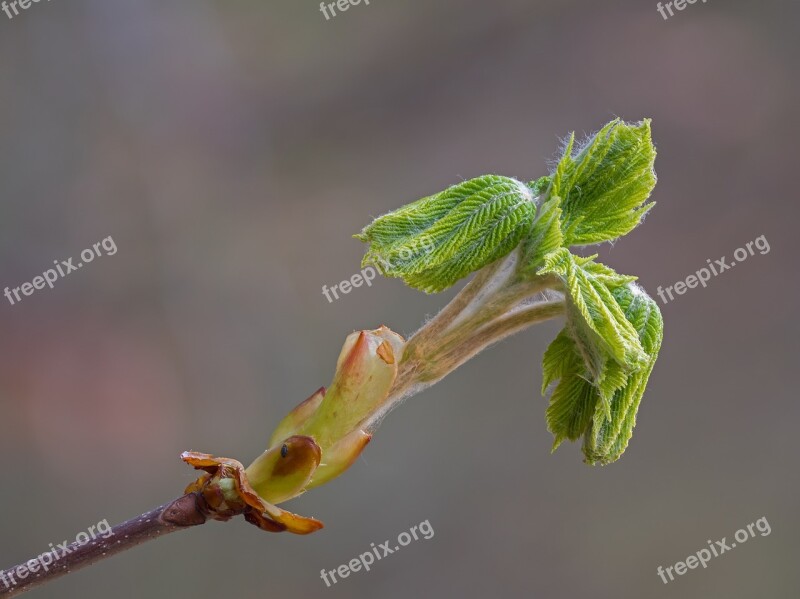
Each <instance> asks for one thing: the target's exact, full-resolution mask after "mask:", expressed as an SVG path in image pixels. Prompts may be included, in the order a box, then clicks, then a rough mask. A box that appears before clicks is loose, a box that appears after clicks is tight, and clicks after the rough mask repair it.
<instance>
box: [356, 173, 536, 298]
mask: <svg viewBox="0 0 800 599" xmlns="http://www.w3.org/2000/svg"><path fill="white" fill-rule="evenodd" d="M534 200H535V196H534V194H533V193H532V192H531V189H530V188H529V187H528V186H527V185H525V184H524V183H522V182H520V181H517V180H516V179H511V178H508V177H501V176H497V175H486V176H484V177H478V178H477V179H471V180H469V181H465V182H464V183H460V184H458V185H454V186H452V187H450V188H448V189H447V190H445V191H443V192H441V193H439V194H436V195H433V196H429V197H427V198H423V199H421V200H418V201H416V202H413V203H411V204H408V205H407V206H404V207H403V208H400V209H399V210H396V211H394V212H391V213H389V214H386V215H384V216H381V217H380V218H377V219H376V220H375V221H374V222H373V223H371V224H370V225H368V226H367V227H365V228H364V230H363V231H362V232H361V233H360V234H359V235H356V237H357V238H358V239H361V240H362V241H365V242H368V243H369V244H370V247H369V250H368V251H367V253H366V255H365V256H364V260H363V262H362V265H363V266H367V265H374V266H376V267H377V268H378V269H379V270H381V272H382V273H383V274H385V275H388V276H392V277H400V278H402V279H403V280H404V281H405V282H406V283H407V284H408V285H410V286H412V287H415V288H417V289H421V290H422V291H425V292H428V293H432V292H438V291H442V290H444V289H446V288H448V287H450V286H451V285H453V284H454V283H455V282H457V281H458V280H459V279H461V278H463V277H465V276H467V275H468V274H470V273H471V272H473V271H475V270H478V269H480V268H482V267H483V266H485V265H487V264H489V263H491V262H494V261H495V260H497V259H499V258H501V257H503V256H505V255H506V254H508V253H510V252H511V251H512V250H513V249H514V248H515V247H516V246H517V245H518V244H519V242H520V240H521V239H522V237H523V236H524V235H525V234H526V233H527V232H528V231H529V229H530V225H531V223H532V221H533V218H534V215H535V213H536V205H535V203H534Z"/></svg>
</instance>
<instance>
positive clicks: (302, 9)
mask: <svg viewBox="0 0 800 599" xmlns="http://www.w3.org/2000/svg"><path fill="white" fill-rule="evenodd" d="M798 22H800V4H798V3H797V2H790V1H789V0H786V1H784V2H779V1H766V2H759V3H753V2H744V1H729V2H721V1H718V0H713V1H711V2H708V3H702V2H698V3H696V4H693V5H687V7H686V8H685V9H684V10H683V11H680V12H676V13H675V15H674V16H673V17H671V18H669V19H668V20H664V19H663V18H662V17H661V16H660V14H659V13H658V11H657V8H656V2H653V1H650V0H647V1H644V0H636V1H634V0H613V1H608V2H588V1H583V2H578V1H570V0H559V1H556V0H550V1H534V2H531V1H529V0H494V1H493V2H488V1H477V0H464V1H462V2H445V1H444V0H428V1H426V2H424V3H414V4H413V5H412V3H410V2H389V1H388V0H372V2H370V4H369V5H365V4H364V3H362V4H361V5H358V6H355V7H352V8H350V9H349V10H348V11H347V12H346V13H341V14H339V15H338V16H336V17H335V18H332V19H330V20H326V19H325V17H324V16H323V14H322V13H321V12H320V10H319V5H318V3H317V2H315V1H313V0H302V1H297V0H293V1H292V2H288V1H283V2H273V1H268V2H238V3H223V2H210V1H208V0H191V1H189V0H183V1H178V2H170V3H162V2H154V1H151V0H141V1H139V2H122V1H120V0H103V1H102V2H101V1H100V0H82V1H81V0H75V1H71V2H66V1H59V0H54V1H53V2H47V3H45V2H41V3H38V4H33V5H32V6H31V7H30V8H29V9H28V10H27V11H24V12H23V13H21V14H20V15H19V16H17V17H15V18H14V19H7V18H6V16H5V15H4V13H0V53H2V55H3V56H4V57H5V58H3V60H2V62H0V106H2V110H0V129H2V132H3V134H2V138H0V257H2V260H1V261H0V286H2V287H6V286H10V287H11V288H13V287H16V286H19V285H20V284H22V283H23V282H26V281H31V280H32V279H33V277H35V276H37V275H39V274H41V273H42V272H43V271H44V270H46V269H48V268H50V266H51V264H52V263H53V261H54V260H59V261H60V260H66V259H67V258H69V257H70V256H73V257H75V258H77V257H78V255H79V254H80V252H81V251H82V250H83V249H85V248H89V247H91V246H92V244H94V243H96V242H99V241H100V240H102V239H104V238H106V237H108V236H111V237H112V238H113V240H114V242H115V243H116V245H117V247H118V252H117V253H116V254H114V255H113V256H103V257H101V258H97V259H96V260H95V261H94V262H92V264H91V265H86V266H85V267H84V268H82V269H81V270H80V271H77V272H72V273H71V274H70V275H69V276H67V277H66V278H63V279H59V280H58V281H57V282H56V284H55V287H54V288H53V289H52V290H50V289H47V288H45V289H44V290H41V291H36V292H35V293H34V294H33V295H32V296H30V297H25V298H24V299H23V301H21V302H19V303H16V304H15V305H13V306H12V305H10V303H9V302H8V301H7V300H6V299H5V298H0V300H2V301H1V302H0V303H2V304H3V305H2V307H1V308H0V323H1V324H0V326H1V327H2V329H1V331H2V333H1V334H0V451H1V452H2V456H3V476H2V479H1V480H0V508H1V509H0V566H1V567H5V566H11V565H12V564H16V563H18V562H20V561H22V560H23V559H28V558H29V557H31V556H33V555H37V554H39V553H42V552H44V551H46V550H47V548H48V545H49V543H60V542H61V541H62V540H64V539H70V540H72V539H74V538H75V535H76V534H78V533H79V532H81V531H85V530H86V529H87V528H88V527H89V526H91V525H93V524H95V523H97V522H98V521H100V520H102V519H108V521H109V522H111V523H117V522H120V521H122V520H125V519H127V518H130V517H133V516H136V515H138V514H139V513H141V512H143V511H146V510H148V509H150V508H152V507H155V506H156V505H158V504H160V503H163V502H164V501H167V500H170V499H172V498H174V497H176V496H177V495H179V494H180V492H181V491H182V489H183V487H184V486H185V485H186V484H187V483H188V482H189V481H190V480H192V479H193V478H194V474H193V472H192V471H191V470H190V469H189V468H187V467H186V466H184V465H183V464H182V463H181V462H180V460H179V459H178V455H179V454H180V452H181V451H184V450H189V449H192V450H197V451H204V452H210V453H214V454H217V455H225V456H230V457H236V458H239V459H240V460H242V461H244V462H245V463H247V462H249V461H250V459H252V458H254V457H255V456H256V455H258V454H259V453H260V452H261V451H262V450H263V448H264V446H265V444H266V441H267V438H268V436H269V434H270V432H271V431H272V428H273V427H274V425H275V424H276V423H277V422H278V420H279V419H280V418H282V417H283V415H284V414H285V413H286V412H287V411H288V410H289V409H291V408H292V407H293V406H294V405H295V404H297V403H298V402H299V401H300V400H302V399H304V398H305V397H307V396H308V395H309V394H310V393H311V392H312V391H314V390H315V389H316V388H318V387H319V386H321V385H327V384H328V383H329V381H330V378H331V376H332V374H333V370H334V366H335V360H336V357H337V355H338V352H339V349H340V347H341V344H342V342H343V341H344V338H345V336H346V335H347V334H348V333H350V332H351V331H353V330H355V329H361V328H374V327H376V326H378V325H380V324H386V325H388V326H390V327H392V328H393V329H394V330H396V331H398V332H400V333H403V334H409V333H411V332H413V331H414V329H415V328H416V327H417V326H418V325H419V324H420V323H421V322H422V320H423V319H424V318H425V317H426V316H430V315H432V314H434V313H435V312H436V310H437V309H438V308H439V307H441V306H442V305H444V303H446V301H447V300H448V298H449V297H451V296H452V295H453V291H451V292H448V293H445V294H442V296H425V295H423V294H421V293H418V292H416V291H413V290H411V289H408V288H405V287H404V286H403V285H402V283H400V282H399V281H396V280H377V281H376V282H375V283H374V284H373V285H372V287H362V288H358V289H354V290H353V291H352V292H351V293H350V294H349V295H346V296H342V297H341V298H340V299H338V300H336V301H334V302H332V303H329V302H328V301H327V300H326V299H325V298H324V296H323V295H322V292H321V290H322V286H323V285H328V286H329V287H330V286H332V285H334V284H336V283H338V282H339V281H341V280H343V279H346V278H349V277H350V276H351V275H352V274H354V273H356V272H358V270H359V261H360V257H361V255H362V252H363V247H362V246H361V244H360V243H359V242H357V241H356V240H354V239H352V238H351V235H352V234H353V233H356V232H357V231H359V230H360V228H361V227H362V226H363V225H364V224H366V223H367V222H369V220H370V219H371V218H372V217H374V216H377V215H380V214H383V213H385V212H387V211H389V210H391V209H394V208H396V207H398V206H400V205H402V204H404V203H407V202H409V201H412V200H415V199H417V198H419V197H421V196H424V195H428V194H430V193H433V192H436V191H439V190H442V189H444V188H445V187H447V186H448V185H450V184H453V183H456V182H458V181H461V180H463V179H466V178H469V177H474V176H478V175H481V174H485V173H497V174H503V175H509V176H516V177H519V178H522V179H524V180H530V179H533V178H535V177H538V176H540V175H542V174H545V173H546V172H547V170H548V164H551V161H552V159H553V158H554V157H555V155H556V151H557V149H558V147H559V144H560V140H561V139H562V138H563V137H564V136H565V135H566V134H567V133H568V132H569V131H571V130H575V131H576V132H577V133H578V135H582V134H588V133H591V132H592V131H594V130H596V129H598V128H599V127H600V126H602V125H603V124H604V123H605V122H607V121H608V120H610V119H611V118H613V117H615V116H619V117H622V118H624V119H626V120H639V119H641V118H643V117H652V118H653V135H654V139H655V141H656V144H657V146H658V152H659V154H658V160H657V162H656V169H657V172H658V175H659V184H658V186H657V188H656V190H655V193H654V195H653V199H655V200H656V201H657V202H658V205H657V206H656V208H655V209H654V210H653V211H652V212H651V213H650V215H649V217H648V218H647V221H646V222H645V224H644V225H643V226H642V227H640V228H639V229H637V230H635V231H634V232H633V233H631V234H630V235H628V236H627V237H625V238H624V239H623V240H621V241H619V242H618V243H617V244H616V245H615V246H613V247H610V246H605V247H603V248H601V250H600V251H601V254H602V258H603V259H604V261H607V262H608V263H609V264H610V265H611V266H613V267H614V268H616V269H617V270H619V271H620V272H624V273H634V274H638V275H639V276H640V281H641V283H642V284H643V285H644V286H645V288H647V289H648V290H649V291H650V293H651V294H653V295H654V294H655V290H656V288H657V287H658V286H659V285H662V286H667V285H672V284H674V282H675V281H678V280H682V279H685V278H686V276H687V275H689V274H692V273H694V272H695V271H696V270H697V269H699V268H701V267H703V266H705V265H706V259H708V258H711V259H712V260H713V259H715V258H719V257H721V256H728V257H730V256H732V254H733V252H734V250H736V249H737V248H739V247H743V246H744V245H745V244H746V243H747V242H749V241H752V240H754V239H755V238H756V237H758V236H760V235H765V236H766V239H767V240H768V242H769V244H770V247H771V251H770V252H769V253H768V254H765V255H761V254H759V253H756V255H755V256H753V257H751V258H749V259H748V260H747V261H745V262H743V263H742V264H740V265H739V268H738V269H736V268H734V269H732V270H728V271H726V272H725V273H723V274H721V275H720V276H718V277H715V278H713V279H712V280H711V281H710V283H709V286H708V288H706V289H702V288H697V289H692V290H689V291H688V292H687V293H686V294H685V295H683V296H680V297H677V298H676V300H675V301H674V302H671V303H669V304H667V305H666V306H662V310H663V313H664V317H665V321H666V332H665V341H664V346H663V349H662V353H661V357H660V359H659V362H658V364H657V365H656V368H655V371H654V373H653V376H652V378H651V380H650V385H649V389H648V391H647V393H646V395H645V397H644V400H643V402H642V406H641V409H640V411H639V418H638V426H637V428H636V431H635V433H634V436H633V439H632V441H631V444H630V445H629V447H628V450H627V452H626V453H625V455H624V456H623V458H622V459H621V460H620V461H619V462H617V463H615V464H613V465H611V466H607V467H604V468H599V467H598V468H591V467H589V466H586V465H584V464H583V463H582V461H581V457H582V456H581V454H580V448H579V446H578V445H575V444H565V445H563V446H562V447H561V448H560V449H559V450H558V452H556V453H555V454H553V455H550V446H551V442H552V439H551V437H550V435H549V433H548V432H547V430H546V428H545V420H544V410H545V407H546V400H545V399H543V398H542V397H541V396H540V394H539V391H538V389H539V386H540V384H541V371H540V361H541V355H542V353H543V351H544V349H545V348H546V346H547V344H548V343H549V342H550V340H551V339H552V338H553V336H554V335H555V334H556V332H557V331H558V329H559V328H560V325H559V323H556V322H553V323H548V324H547V325H543V326H540V327H536V328H535V329H534V330H530V331H527V332H525V333H524V334H522V335H519V336H517V337H515V338H512V339H511V340H509V341H507V342H504V343H503V344H501V345H499V346H497V347H494V348H493V349H491V350H490V351H488V352H486V353H484V354H482V355H481V356H479V357H478V358H476V359H475V360H473V361H471V362H470V363H469V364H468V365H467V366H465V367H464V368H462V369H461V370H459V371H457V372H456V373H454V374H452V375H451V376H450V377H448V378H447V379H445V380H444V381H442V382H441V383H440V384H438V385H436V386H435V387H433V388H432V389H430V390H428V391H426V392H425V393H424V394H422V395H420V396H417V397H415V398H413V399H412V400H410V401H408V402H407V403H406V404H404V405H403V406H402V407H401V408H400V409H398V410H396V411H395V412H393V413H392V414H391V415H390V417H389V418H387V419H386V421H385V422H384V423H383V425H382V427H381V429H380V430H379V431H378V433H377V435H376V436H375V438H374V440H373V441H372V443H371V444H370V446H369V447H368V449H367V450H366V451H365V452H364V454H363V457H362V458H361V459H360V460H359V461H358V463H357V464H356V465H355V466H354V467H353V468H352V469H351V470H350V471H348V472H347V474H345V475H344V476H343V477H341V478H339V479H337V480H336V481H334V482H333V483H331V484H329V485H326V486H325V487H322V488H320V489H317V490H315V491H314V492H312V493H309V494H307V495H306V496H304V497H302V498H300V499H299V500H295V501H293V502H292V503H290V504H288V506H287V507H289V508H290V509H293V510H294V511H297V512H299V513H302V514H307V515H314V516H317V517H319V518H320V519H321V520H323V521H324V522H325V524H326V528H325V529H324V530H323V531H322V532H320V533H317V534H314V535H311V536H309V537H296V536H292V535H289V534H283V535H269V534H266V533H262V532H260V531H258V530H256V529H255V528H253V527H252V526H250V525H248V524H247V523H245V522H244V521H243V520H242V519H237V520H235V521H233V522H230V523H228V524H218V523H211V524H210V525H207V526H204V527H202V528H198V529H195V530H190V531H187V532H182V533H180V534H176V535H171V536H169V537H166V538H163V539H161V540H159V541H158V542H154V543H150V544H148V545H147V546H143V547H139V548H136V549H134V550H132V551H130V552H128V553H127V554H125V555H124V556H119V557H115V558H114V559H111V560H108V561H106V562H104V563H102V564H101V565H97V566H95V567H93V568H90V569H87V570H83V571H81V572H79V573H76V574H73V575H71V576H68V577H65V578H62V579H60V580H59V581H57V582H55V583H54V584H52V585H50V586H45V587H43V588H41V589H38V590H35V591H33V592H31V593H30V595H27V596H29V597H31V599H35V598H48V597H59V598H64V597H69V598H79V597H80V598H86V597H109V596H112V597H122V598H128V597H130V598H140V597H148V598H152V599H160V598H182V597H187V598H188V597H195V598H203V599H205V598H209V599H211V598H214V597H220V596H222V595H223V594H232V595H235V596H237V597H241V598H243V599H245V598H246V599H250V598H252V599H256V598H258V599H263V598H264V597H375V596H378V597H386V598H395V597H397V598H400V597H409V596H411V597H438V596H452V597H486V596H497V597H511V598H516V597H520V598H521V597H570V598H571V597H578V596H587V595H590V596H592V597H615V598H628V597H630V598H640V597H655V598H658V597H680V598H681V599H694V598H701V597H702V598H706V597H726V598H730V599H736V598H752V597H756V596H758V597H770V598H773V597H775V598H786V597H797V596H798V591H800V573H799V572H800V571H799V570H798V567H797V559H798V550H799V549H800V516H798V511H797V505H798V495H799V494H800V474H798V468H797V457H798V449H797V441H796V438H795V435H796V431H797V421H798V419H799V418H800V402H798V397H797V384H796V376H797V371H796V370H794V368H796V367H797V366H796V365H797V358H798V343H797V338H798V333H800V331H798V327H799V325H798V322H799V321H798V318H797V316H796V310H797V303H798V302H797V294H798V282H797V262H796V256H797V252H798V250H800V241H799V240H798V235H797V233H796V229H797V224H796V223H797V218H798V216H800V208H798V203H797V185H796V183H795V181H794V178H793V177H794V176H795V175H793V172H794V168H796V162H797V151H796V148H795V145H794V144H795V143H796V140H797V137H798V133H800V127H798V124H799V123H800V119H798V117H797V106H798V100H799V99H800V94H799V93H798V91H800V90H799V85H798V79H797V74H798V65H799V64H800V59H799V56H800V37H799V36H798ZM76 262H77V260H76ZM761 517H766V518H767V520H768V522H769V524H770V525H771V529H772V533H771V534H770V535H769V536H766V537H761V536H758V537H756V538H755V539H752V540H750V541H749V542H748V543H747V544H745V545H742V546H740V547H737V548H736V549H734V550H733V551H731V552H728V553H726V554H725V555H723V556H720V557H719V558H717V559H714V560H712V561H711V562H710V564H709V566H708V568H707V569H705V570H703V569H697V570H691V571H689V572H688V573H687V574H685V575H684V576H682V577H679V578H678V579H677V580H676V581H675V582H671V583H669V584H668V585H664V584H663V582H662V581H661V579H660V578H659V577H658V575H657V574H656V568H657V567H658V566H659V565H661V566H663V567H667V566H670V565H673V564H675V562H677V561H679V560H684V559H685V558H686V557H687V556H688V555H690V554H692V553H694V552H696V551H697V550H699V549H702V548H704V547H706V546H707V540H709V539H712V540H716V539H721V538H722V537H728V539H729V541H730V540H731V539H732V537H733V535H734V533H735V531H736V530H737V529H739V528H744V527H745V526H746V525H747V524H749V523H751V522H754V521H755V520H756V519H758V518H761ZM424 520H428V521H429V522H430V524H431V526H432V528H433V529H434V531H435V536H434V537H433V538H432V539H430V540H419V541H416V542H413V543H412V544H411V545H409V546H408V547H407V548H405V549H403V550H401V551H400V552H398V553H396V554H394V555H392V556H390V557H387V558H385V559H384V560H382V561H380V562H378V563H376V564H375V566H374V567H373V569H372V571H370V572H368V573H365V572H359V573H355V574H352V575H350V577H349V578H347V579H346V580H343V581H341V582H339V583H338V584H336V585H334V586H332V587H331V588H327V587H326V586H325V584H324V582H323V581H322V580H321V579H320V574H319V573H320V570H321V569H322V568H325V569H328V570H331V569H334V568H336V567H337V566H338V565H340V564H343V563H347V562H348V561H349V560H350V559H352V558H353V557H356V556H357V555H358V554H360V553H362V552H364V551H368V550H369V548H370V543H376V544H379V543H382V542H383V541H385V540H387V539H395V538H396V537H397V535H398V534H399V533H401V532H403V531H406V530H408V529H409V528H410V527H411V526H413V525H416V524H418V523H420V522H422V521H424Z"/></svg>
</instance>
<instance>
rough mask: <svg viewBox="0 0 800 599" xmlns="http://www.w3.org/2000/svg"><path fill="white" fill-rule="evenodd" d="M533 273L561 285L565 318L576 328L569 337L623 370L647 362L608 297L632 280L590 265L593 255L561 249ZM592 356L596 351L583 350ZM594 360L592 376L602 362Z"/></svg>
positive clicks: (635, 337) (551, 254)
mask: <svg viewBox="0 0 800 599" xmlns="http://www.w3.org/2000/svg"><path fill="white" fill-rule="evenodd" d="M537 274H539V275H544V274H553V275H556V276H558V277H560V278H561V279H562V281H563V283H564V287H565V289H566V295H567V307H568V309H567V318H568V323H569V325H570V326H571V327H572V328H573V329H576V330H575V332H574V333H573V338H575V339H578V340H579V342H585V343H587V344H589V345H592V344H597V345H598V346H599V347H600V348H601V349H602V350H603V351H604V352H606V353H607V354H608V355H610V356H611V357H612V358H613V359H614V360H616V361H617V362H618V363H619V364H620V365H621V366H622V367H623V369H625V370H631V369H633V368H637V367H638V366H639V365H640V364H641V363H643V362H644V361H645V360H646V359H647V355H646V353H645V352H644V351H643V350H642V346H641V344H640V342H639V339H638V336H637V335H636V330H635V329H634V328H633V325H631V323H630V322H628V320H627V319H626V318H625V314H624V313H623V311H622V309H621V308H620V307H619V305H618V304H617V302H616V301H615V299H614V296H613V295H612V292H611V291H612V289H614V288H616V287H619V286H621V285H625V284H627V283H629V282H631V281H632V280H634V279H635V277H628V276H624V275H618V274H617V273H615V272H614V271H613V270H611V269H610V268H608V267H607V266H604V265H602V264H598V263H596V262H594V256H590V257H588V258H582V257H579V256H575V255H573V254H571V253H570V252H569V250H567V249H565V248H561V249H559V250H556V251H555V252H551V253H550V254H548V255H547V256H545V258H544V260H543V266H542V267H541V268H540V269H539V270H538V271H537ZM584 349H585V351H589V352H591V353H593V354H597V353H598V352H597V351H594V350H592V349H591V348H584ZM597 362H598V361H595V364H594V365H591V366H592V373H593V374H594V375H595V376H598V375H599V371H600V367H601V366H602V364H603V363H604V362H605V360H599V363H597Z"/></svg>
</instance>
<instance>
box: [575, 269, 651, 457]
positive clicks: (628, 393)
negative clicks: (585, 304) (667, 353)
mask: <svg viewBox="0 0 800 599" xmlns="http://www.w3.org/2000/svg"><path fill="white" fill-rule="evenodd" d="M613 293H614V297H615V299H616V300H617V301H618V302H619V306H620V308H621V309H622V310H623V311H624V312H625V316H626V318H627V319H628V321H629V322H631V323H633V324H634V326H635V327H636V331H637V334H638V335H639V339H640V342H641V344H642V348H643V349H644V351H645V352H647V354H648V356H649V359H648V361H647V363H646V364H645V365H644V366H643V367H642V368H641V369H640V370H638V371H636V372H633V373H632V374H630V375H629V377H628V380H627V382H626V383H625V385H624V387H622V388H621V389H619V390H617V391H616V392H615V393H614V396H613V398H612V399H611V414H610V417H608V416H607V415H606V414H602V413H599V412H598V411H595V417H594V419H593V421H592V427H591V430H589V431H587V433H586V435H585V437H584V443H583V453H584V455H585V456H586V461H587V462H588V463H590V464H608V463H611V462H614V461H615V460H617V459H619V457H620V456H621V455H622V453H623V452H624V451H625V448H626V447H627V446H628V441H629V440H630V438H631V435H632V434H633V427H634V426H635V425H636V412H637V410H638V408H639V403H640V402H641V399H642V395H644V391H645V387H646V386H647V380H648V379H649V378H650V373H651V372H652V371H653V366H654V365H655V362H656V359H657V358H658V351H659V349H660V348H661V340H662V339H663V333H664V321H663V320H662V318H661V312H660V311H659V309H658V305H657V304H656V302H655V301H654V300H653V299H652V298H651V297H649V296H648V295H647V294H646V293H645V292H644V290H643V289H642V288H641V287H639V286H638V285H636V284H635V283H631V284H630V285H626V286H625V287H619V288H617V289H615V290H614V292H613Z"/></svg>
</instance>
